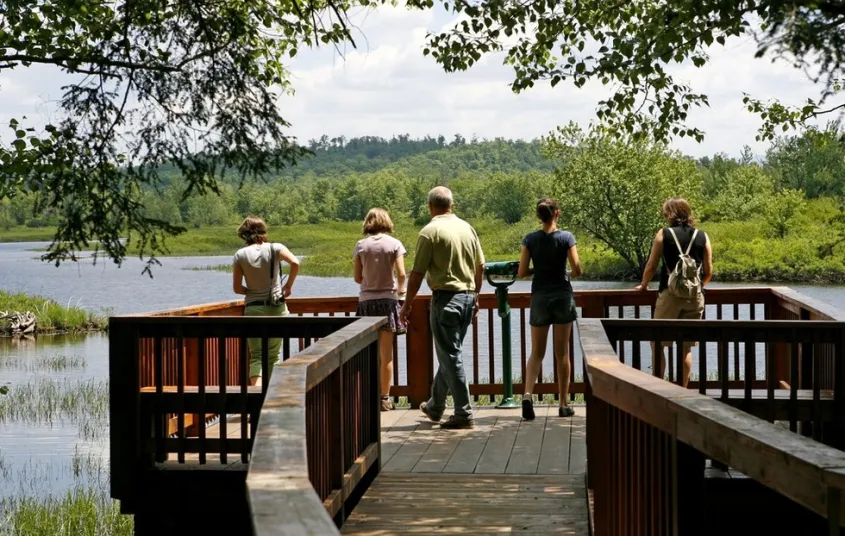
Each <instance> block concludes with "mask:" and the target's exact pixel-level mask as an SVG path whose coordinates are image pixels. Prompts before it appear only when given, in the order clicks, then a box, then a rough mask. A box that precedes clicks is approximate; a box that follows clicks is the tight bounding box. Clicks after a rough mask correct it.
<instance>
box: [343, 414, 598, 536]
mask: <svg viewBox="0 0 845 536" xmlns="http://www.w3.org/2000/svg"><path fill="white" fill-rule="evenodd" d="M536 410H537V419H536V420H534V421H523V420H522V419H521V418H520V416H519V410H518V409H516V410H501V409H495V408H481V409H480V410H478V413H477V414H476V425H475V428H474V429H472V430H440V427H439V426H437V425H436V424H434V423H431V422H430V421H428V420H427V419H425V417H424V416H423V415H422V414H421V413H420V412H419V411H418V410H394V411H392V412H386V413H382V459H383V465H382V472H381V474H380V475H379V476H378V477H377V478H376V480H375V482H374V483H373V484H372V485H371V486H370V488H369V489H368V490H367V492H366V493H365V494H364V497H363V498H362V499H361V502H360V503H359V504H358V505H357V506H356V507H355V509H354V510H353V512H352V515H351V516H350V517H349V519H348V520H347V521H346V523H345V524H344V525H343V529H342V532H343V534H358V535H373V536H375V535H379V536H381V535H392V534H508V533H519V534H538V535H539V534H573V535H584V536H586V535H587V534H588V524H587V516H588V510H587V494H586V486H585V482H584V471H585V468H586V461H587V448H586V442H585V427H586V419H585V410H584V408H583V407H579V408H577V409H576V415H575V417H572V418H563V419H561V418H559V417H557V408H556V407H545V406H538V407H537V408H536Z"/></svg>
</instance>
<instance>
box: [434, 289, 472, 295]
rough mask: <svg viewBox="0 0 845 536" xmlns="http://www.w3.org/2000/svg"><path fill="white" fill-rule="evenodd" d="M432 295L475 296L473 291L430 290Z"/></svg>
mask: <svg viewBox="0 0 845 536" xmlns="http://www.w3.org/2000/svg"><path fill="white" fill-rule="evenodd" d="M431 293H432V294H452V295H455V294H475V291H474V290H432V291H431Z"/></svg>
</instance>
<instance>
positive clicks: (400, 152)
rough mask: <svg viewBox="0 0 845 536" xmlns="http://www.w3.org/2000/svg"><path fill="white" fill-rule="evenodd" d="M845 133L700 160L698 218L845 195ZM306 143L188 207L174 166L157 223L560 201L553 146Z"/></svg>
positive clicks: (1, 220)
mask: <svg viewBox="0 0 845 536" xmlns="http://www.w3.org/2000/svg"><path fill="white" fill-rule="evenodd" d="M842 135H843V131H842V130H841V129H840V128H839V126H838V125H836V124H833V125H830V126H828V127H827V128H825V129H820V130H810V131H808V132H807V133H805V134H803V135H801V136H791V137H784V138H781V139H779V140H777V141H776V142H775V143H773V144H772V146H771V147H770V148H769V149H768V150H767V152H766V153H765V155H762V156H763V157H762V158H761V157H760V155H752V154H751V153H750V151H749V150H748V149H745V150H744V151H743V152H742V156H741V157H739V158H731V157H729V156H727V155H724V154H717V155H714V156H712V157H704V158H701V159H698V160H697V161H695V164H696V165H695V170H696V173H698V174H699V175H700V181H701V190H702V191H701V194H702V198H703V200H704V203H703V205H702V206H700V207H697V208H698V212H700V213H701V214H702V215H703V216H704V218H706V219H709V220H711V221H720V220H725V219H731V220H736V219H737V218H739V219H743V218H745V217H746V216H748V217H752V216H754V215H755V214H758V213H759V211H760V210H761V209H760V206H759V205H760V203H761V202H762V201H761V200H762V196H760V195H759V194H760V193H761V192H763V193H765V192H764V191H778V190H781V189H794V190H798V191H801V192H803V194H804V196H805V197H806V198H807V199H814V198H820V197H837V196H838V197H841V196H843V194H845V146H843V144H842V143H841V142H840V137H842ZM307 146H308V147H309V148H310V150H311V151H313V153H314V154H313V156H310V157H308V158H306V159H304V160H302V161H301V162H300V163H299V164H298V165H297V166H295V167H292V168H290V169H288V170H284V172H283V173H280V174H279V175H278V176H273V177H265V180H259V181H248V182H246V183H245V184H243V185H240V184H239V183H238V182H239V181H238V180H237V179H236V178H235V177H232V178H231V179H229V180H227V181H224V183H223V184H222V185H221V189H220V195H216V194H209V195H205V196H201V197H189V198H188V199H184V200H183V199H182V193H183V184H182V182H181V179H180V177H179V176H178V174H177V173H175V172H173V173H167V172H166V170H165V172H164V173H163V176H164V181H163V183H162V184H161V185H159V186H157V187H156V188H150V189H149V190H147V191H145V192H143V193H142V194H141V195H142V203H143V205H144V206H145V207H146V209H147V213H148V215H149V216H150V217H152V218H156V219H161V220H165V221H168V222H170V223H174V224H181V225H185V226H188V227H202V226H209V225H225V224H234V223H237V222H238V221H239V220H240V219H241V218H243V217H244V216H246V215H248V214H254V215H260V216H262V217H264V218H266V219H267V221H268V222H269V223H270V224H271V225H281V224H284V225H290V224H301V223H319V222H324V221H357V220H361V219H362V218H363V217H364V215H365V214H366V212H367V210H369V208H371V207H374V206H381V207H384V208H387V209H388V210H389V211H390V212H391V213H392V214H393V215H394V216H395V217H397V218H409V219H410V220H412V221H417V222H420V221H424V220H425V219H426V218H427V211H426V210H425V194H426V192H427V191H428V190H429V189H430V188H431V187H432V186H435V185H437V184H447V185H448V186H450V187H451V188H452V189H453V191H454V192H455V198H456V202H457V204H458V209H459V211H460V212H461V214H462V215H464V216H466V217H469V218H476V217H490V218H495V219H498V220H501V221H503V222H504V223H507V224H512V223H515V222H517V221H519V220H520V219H522V218H523V217H526V216H529V217H531V210H532V205H533V203H534V201H535V200H536V199H537V197H539V196H541V195H546V194H552V195H554V193H555V191H556V187H555V184H554V182H555V178H554V174H553V173H552V171H553V170H554V169H555V167H557V166H558V165H559V164H560V162H558V161H555V160H554V159H549V158H546V155H545V154H544V141H543V140H533V141H522V140H506V139H495V140H477V139H473V140H466V139H464V138H463V137H461V136H460V135H456V136H454V137H453V138H452V139H447V138H445V137H444V136H438V137H436V138H435V137H425V138H421V139H412V138H410V137H409V136H407V135H401V136H396V137H393V138H391V139H384V138H380V137H369V136H368V137H360V138H349V139H347V138H344V137H342V136H341V137H337V138H329V137H328V136H322V137H321V138H320V139H318V140H311V141H310V142H309V143H308V144H307ZM690 160H692V159H690ZM755 199H756V201H755ZM34 205H35V198H34V196H17V197H15V198H12V199H3V200H2V203H0V228H6V229H8V228H11V227H14V226H23V225H25V226H29V227H41V226H49V225H51V224H54V223H55V219H56V218H55V215H51V214H34V213H33V206H34Z"/></svg>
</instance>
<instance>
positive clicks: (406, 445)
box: [384, 415, 445, 472]
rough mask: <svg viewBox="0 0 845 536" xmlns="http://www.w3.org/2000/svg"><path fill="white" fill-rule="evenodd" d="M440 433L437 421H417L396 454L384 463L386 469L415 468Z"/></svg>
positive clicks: (405, 469) (421, 417) (404, 469)
mask: <svg viewBox="0 0 845 536" xmlns="http://www.w3.org/2000/svg"><path fill="white" fill-rule="evenodd" d="M423 418H424V417H423V416H422V415H420V416H419V417H417V419H423ZM407 426H408V427H410V426H411V425H410V424H408V425H407ZM444 432H445V430H444ZM438 433H440V427H439V426H436V425H435V423H433V422H431V421H428V420H419V421H417V427H416V429H415V430H414V431H413V432H411V434H410V435H409V436H408V437H407V439H405V441H404V442H403V443H402V446H400V447H399V450H397V451H396V454H394V455H393V457H391V458H390V460H389V461H388V462H387V463H386V464H384V471H398V472H410V471H411V470H413V468H414V466H415V465H416V464H417V462H418V461H420V458H422V456H423V454H425V451H426V450H428V447H429V446H430V445H431V442H432V441H433V440H434V438H435V437H437V434H438Z"/></svg>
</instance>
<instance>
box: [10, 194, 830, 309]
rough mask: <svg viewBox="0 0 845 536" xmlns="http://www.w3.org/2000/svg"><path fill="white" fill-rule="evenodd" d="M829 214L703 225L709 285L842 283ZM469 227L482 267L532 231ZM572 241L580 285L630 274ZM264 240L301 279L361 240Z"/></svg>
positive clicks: (504, 256) (402, 225) (187, 237)
mask: <svg viewBox="0 0 845 536" xmlns="http://www.w3.org/2000/svg"><path fill="white" fill-rule="evenodd" d="M835 210H836V207H835V205H834V204H832V203H831V202H830V201H829V200H815V201H811V202H809V203H808V204H807V206H806V207H805V209H804V211H803V213H802V214H800V215H799V216H798V217H797V218H796V219H795V221H794V222H793V223H792V225H791V228H790V229H789V232H788V233H787V235H786V236H785V237H783V238H776V237H773V236H772V234H771V230H770V229H769V228H768V227H767V226H766V225H765V223H764V222H763V221H761V220H759V219H751V220H748V221H742V222H708V221H707V220H706V219H705V220H704V221H703V222H702V223H701V224H700V228H701V229H703V230H705V231H706V232H707V233H708V234H709V235H710V238H711V241H712V243H713V251H714V269H715V278H714V279H715V280H717V281H771V282H793V283H799V282H800V283H845V244H842V245H839V246H838V248H836V249H835V250H834V251H833V252H830V253H829V254H822V253H821V251H820V250H822V249H823V248H822V247H821V246H822V245H823V244H824V243H825V241H826V240H829V239H830V236H829V235H830V228H829V226H828V225H827V224H826V223H825V221H827V219H828V218H829V217H830V216H831V215H832V214H833V213H834V211H835ZM471 223H472V224H473V225H474V226H475V228H476V230H477V231H478V234H479V236H480V238H481V242H482V245H483V247H484V252H485V254H486V256H487V259H488V260H490V261H499V260H516V259H518V258H519V252H520V243H521V241H522V237H523V236H525V234H526V233H528V232H530V231H531V230H533V229H536V228H537V225H536V223H535V222H534V221H533V220H531V219H526V220H525V221H522V222H519V223H517V224H514V225H505V224H503V223H502V222H501V221H499V220H494V219H491V218H479V219H474V220H471ZM236 228H237V225H235V224H232V225H228V226H219V227H204V228H200V229H190V230H189V231H187V232H186V233H185V234H183V235H180V236H176V237H173V238H170V239H169V240H168V242H167V247H168V249H169V254H170V255H172V256H212V255H225V256H230V255H232V254H233V253H234V252H235V251H236V250H237V249H238V248H240V247H241V246H242V245H243V244H242V242H241V241H240V240H239V239H238V237H237V235H236V232H235V231H236ZM419 228H420V226H418V225H415V224H413V222H411V221H409V220H406V219H404V220H400V221H397V222H396V232H395V236H396V237H397V238H398V239H399V240H401V241H402V242H403V243H404V244H405V247H406V248H407V249H408V257H407V259H406V266H407V267H408V268H409V269H410V267H411V266H412V263H413V256H414V255H413V249H414V244H415V243H416V236H417V233H418V231H419ZM16 231H17V230H16V229H13V230H12V231H9V232H0V241H7V238H8V237H10V236H12V237H14V236H15V233H16ZM31 231H32V230H31ZM10 233H11V234H10ZM576 237H577V239H578V252H579V254H580V256H581V262H582V264H583V266H584V269H585V274H584V278H585V279H592V280H626V279H632V271H631V270H630V269H629V268H628V266H627V265H626V264H625V262H624V261H623V260H622V259H621V258H620V257H619V256H618V255H617V254H615V253H613V252H612V251H610V250H609V249H608V248H607V247H606V246H605V245H604V244H602V243H600V242H598V241H596V240H595V239H591V238H590V237H589V236H587V235H586V234H585V233H583V232H577V231H576ZM270 238H271V239H272V240H274V241H277V242H282V243H284V244H285V245H287V246H288V247H289V248H290V249H291V251H292V252H293V253H294V254H296V255H300V256H304V257H305V259H304V260H303V262H302V273H303V274H305V275H311V276H335V277H352V249H353V248H354V246H355V242H356V241H357V240H359V239H360V238H361V226H360V223H358V222H328V223H320V224H314V225H305V224H303V225H290V226H275V227H271V229H270ZM196 269H212V270H221V271H230V270H231V266H230V265H229V263H228V262H225V263H223V264H221V265H212V266H198V267H196ZM0 310H2V307H0Z"/></svg>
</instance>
